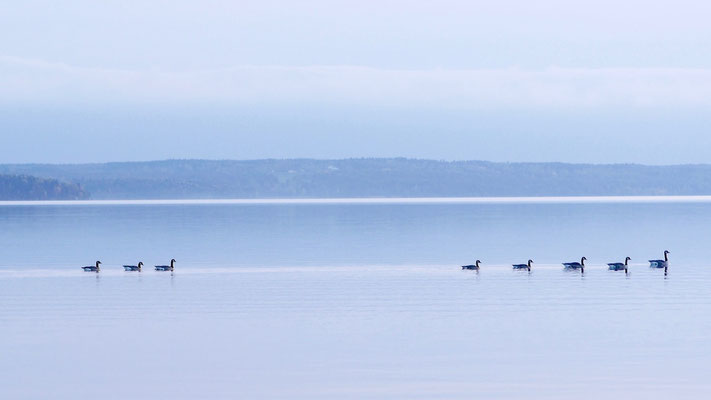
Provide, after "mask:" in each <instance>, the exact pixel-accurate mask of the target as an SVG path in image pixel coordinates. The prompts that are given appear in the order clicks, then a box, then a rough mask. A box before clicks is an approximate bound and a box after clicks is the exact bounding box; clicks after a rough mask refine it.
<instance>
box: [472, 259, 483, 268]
mask: <svg viewBox="0 0 711 400" xmlns="http://www.w3.org/2000/svg"><path fill="white" fill-rule="evenodd" d="M479 263H481V261H479V260H476V262H475V263H474V265H476V267H477V268H479Z"/></svg>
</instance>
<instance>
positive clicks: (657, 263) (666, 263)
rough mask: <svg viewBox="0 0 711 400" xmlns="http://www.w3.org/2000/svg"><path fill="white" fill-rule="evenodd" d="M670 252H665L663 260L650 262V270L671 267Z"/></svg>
mask: <svg viewBox="0 0 711 400" xmlns="http://www.w3.org/2000/svg"><path fill="white" fill-rule="evenodd" d="M668 254H669V250H664V259H663V260H649V267H650V268H667V266H669V256H668Z"/></svg>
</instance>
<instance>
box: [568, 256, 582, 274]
mask: <svg viewBox="0 0 711 400" xmlns="http://www.w3.org/2000/svg"><path fill="white" fill-rule="evenodd" d="M585 260H587V258H585V257H583V258H581V259H580V262H569V263H563V265H564V266H565V268H566V269H578V268H580V272H585Z"/></svg>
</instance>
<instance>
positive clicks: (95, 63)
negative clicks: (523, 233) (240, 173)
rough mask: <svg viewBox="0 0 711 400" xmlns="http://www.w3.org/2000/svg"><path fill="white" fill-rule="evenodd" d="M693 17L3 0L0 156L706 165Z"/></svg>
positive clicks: (703, 86) (702, 5) (597, 7)
mask: <svg viewBox="0 0 711 400" xmlns="http://www.w3.org/2000/svg"><path fill="white" fill-rule="evenodd" d="M621 3H623V4H621ZM709 15H711V3H708V2H703V1H674V2H672V1H625V2H619V1H606V0H603V1H579V2H570V1H537V2H529V1H437V2H434V1H431V2H429V1H428V2H425V1H412V0H411V1H377V2H376V1H372V2H368V1H300V2H292V1H254V2H250V1H201V2H196V1H141V2H125V1H102V2H96V1H67V2H55V1H23V2H13V3H10V4H8V5H4V6H3V10H2V11H0V162H3V163H6V162H88V161H121V160H151V159H164V158H238V159H243V158H250V159H251V158H267V157H277V158H286V157H289V158H291V157H316V158H341V157H361V156H366V157H368V156H377V157H387V156H405V157H420V158H435V159H484V160H494V161H566V162H593V163H599V162H606V163H607V162H638V163H648V164H672V163H711V151H710V150H711V137H710V136H711V135H709V132H711V131H710V130H709V128H711V116H710V115H709V111H711V52H708V51H707V50H708V49H709V48H711V24H709V23H708V16H709Z"/></svg>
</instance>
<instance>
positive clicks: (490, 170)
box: [0, 158, 711, 200]
mask: <svg viewBox="0 0 711 400" xmlns="http://www.w3.org/2000/svg"><path fill="white" fill-rule="evenodd" d="M617 195H619V196H622V195H711V165H677V166H644V165H635V164H607V165H593V164H565V163H498V162H486V161H434V160H418V159H405V158H361V159H344V160H312V159H286V160H274V159H270V160H249V161H230V160H215V161H212V160H166V161H149V162H118V163H105V164H60V165H54V164H4V165H0V200H30V199H35V200H53V199H55V200H69V199H88V198H90V199H95V200H99V199H198V198H200V199H210V198H213V199H214V198H344V197H477V196H617Z"/></svg>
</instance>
